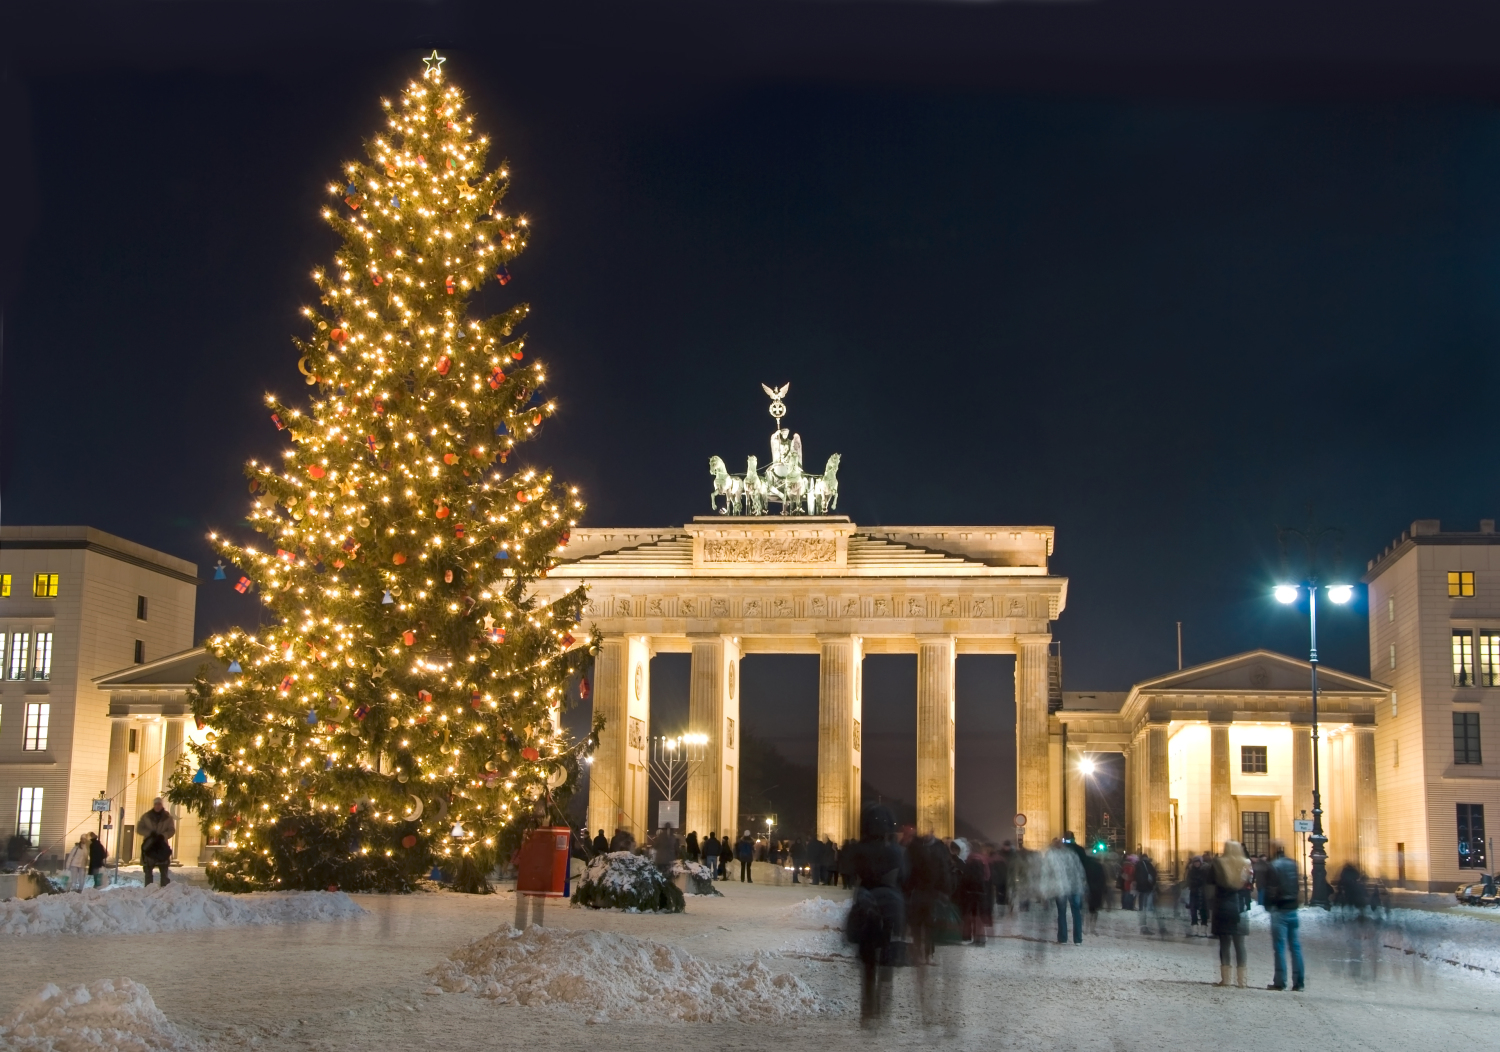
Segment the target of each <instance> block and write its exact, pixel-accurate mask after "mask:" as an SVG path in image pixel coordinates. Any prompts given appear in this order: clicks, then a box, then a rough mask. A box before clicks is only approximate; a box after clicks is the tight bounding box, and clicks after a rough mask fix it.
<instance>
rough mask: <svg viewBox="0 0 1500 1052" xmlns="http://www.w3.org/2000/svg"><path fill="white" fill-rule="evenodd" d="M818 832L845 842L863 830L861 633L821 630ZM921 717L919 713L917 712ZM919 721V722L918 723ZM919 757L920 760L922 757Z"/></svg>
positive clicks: (836, 841) (835, 841) (819, 638)
mask: <svg viewBox="0 0 1500 1052" xmlns="http://www.w3.org/2000/svg"><path fill="white" fill-rule="evenodd" d="M818 642H819V654H820V657H819V662H818V828H817V830H816V832H817V834H818V836H820V837H823V836H827V837H832V838H833V842H834V843H835V844H842V843H843V842H844V840H845V839H846V838H848V837H857V836H859V825H858V818H857V816H858V814H859V783H858V781H857V780H856V775H855V772H856V771H857V770H858V769H859V766H860V763H859V749H858V748H857V747H856V745H855V742H854V727H855V724H856V723H857V722H858V707H859V702H858V684H859V678H860V659H861V647H860V638H859V637H858V636H819V637H818ZM919 719H920V718H919ZM919 726H920V723H919ZM918 762H919V763H920V761H918Z"/></svg>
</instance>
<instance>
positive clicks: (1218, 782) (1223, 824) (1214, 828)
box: [1208, 723, 1239, 853]
mask: <svg viewBox="0 0 1500 1052" xmlns="http://www.w3.org/2000/svg"><path fill="white" fill-rule="evenodd" d="M1208 736H1209V741H1210V746H1209V768H1208V784H1209V793H1208V800H1209V831H1210V836H1211V843H1210V844H1209V848H1210V850H1212V851H1214V852H1215V853H1218V852H1220V851H1223V850H1224V841H1226V840H1237V839H1239V838H1238V837H1237V836H1235V833H1234V800H1233V799H1231V798H1230V795H1229V724H1227V723H1210V724H1209V729H1208Z"/></svg>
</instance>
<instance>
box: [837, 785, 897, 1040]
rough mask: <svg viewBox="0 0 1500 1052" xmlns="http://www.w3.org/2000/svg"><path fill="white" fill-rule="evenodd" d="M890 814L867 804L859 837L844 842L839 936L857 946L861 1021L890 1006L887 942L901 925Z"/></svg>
mask: <svg viewBox="0 0 1500 1052" xmlns="http://www.w3.org/2000/svg"><path fill="white" fill-rule="evenodd" d="M895 829H896V819H895V816H893V815H892V814H891V812H890V810H889V809H887V808H885V807H883V806H881V805H880V804H871V805H870V806H869V807H866V808H865V809H864V813H863V814H862V815H861V816H860V837H859V842H858V843H857V844H853V845H851V846H850V848H849V850H848V855H849V871H850V873H851V874H852V875H853V878H854V887H855V891H854V899H853V901H852V902H851V903H850V906H849V917H848V920H847V921H846V928H845V935H846V937H847V938H848V939H849V941H850V942H852V943H855V944H857V945H858V946H859V960H860V964H861V965H862V967H863V982H862V984H861V986H860V999H859V1004H860V1016H861V1020H862V1025H869V1024H871V1023H873V1022H875V1021H877V1020H878V1019H880V1018H881V1017H882V1016H883V1015H884V1014H885V1012H886V1010H887V1009H888V1008H889V1007H890V1002H891V997H890V990H891V968H892V966H893V965H894V964H895V963H896V962H895V960H894V959H893V956H892V954H893V947H894V945H895V944H896V943H897V942H898V940H899V939H900V938H901V932H902V930H903V929H904V928H905V916H904V910H903V902H902V899H901V890H900V889H901V887H902V886H903V884H904V883H905V874H904V866H905V858H904V856H903V855H902V852H901V848H900V847H898V846H897V845H896V843H895V838H894V833H895Z"/></svg>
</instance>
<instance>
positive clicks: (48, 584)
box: [31, 573, 57, 599]
mask: <svg viewBox="0 0 1500 1052" xmlns="http://www.w3.org/2000/svg"><path fill="white" fill-rule="evenodd" d="M31 594H32V595H34V596H36V598H38V599H56V598H57V574H55V573H39V574H37V575H36V577H34V578H33V579H32V581H31Z"/></svg>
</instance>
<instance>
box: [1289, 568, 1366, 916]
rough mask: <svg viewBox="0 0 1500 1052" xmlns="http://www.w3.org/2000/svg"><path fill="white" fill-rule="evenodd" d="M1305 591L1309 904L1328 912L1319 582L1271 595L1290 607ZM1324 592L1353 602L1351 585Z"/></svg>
mask: <svg viewBox="0 0 1500 1052" xmlns="http://www.w3.org/2000/svg"><path fill="white" fill-rule="evenodd" d="M1304 589H1305V590H1306V592H1307V623H1308V628H1309V632H1310V635H1311V646H1310V648H1309V651H1308V658H1307V660H1308V663H1309V664H1310V665H1311V666H1312V773H1313V791H1312V793H1313V810H1312V815H1313V819H1312V821H1313V827H1312V835H1311V836H1309V837H1308V840H1309V841H1311V843H1312V853H1311V856H1310V857H1311V859H1312V904H1313V905H1314V906H1321V907H1323V908H1324V909H1327V908H1328V906H1329V901H1328V852H1326V851H1325V850H1323V845H1324V844H1326V843H1328V838H1327V837H1326V836H1324V835H1323V796H1322V792H1321V786H1320V785H1319V777H1318V774H1319V772H1318V768H1319V764H1318V579H1317V578H1316V577H1312V578H1309V579H1308V580H1307V581H1306V582H1305V583H1304V584H1302V585H1295V584H1279V585H1277V586H1276V590H1275V593H1274V594H1275V596H1276V599H1277V601H1278V602H1281V603H1286V604H1288V605H1290V604H1292V603H1295V602H1296V601H1297V597H1298V596H1299V595H1300V594H1301V593H1302V592H1303V590H1304ZM1323 590H1324V591H1325V592H1327V593H1328V601H1329V602H1330V603H1333V604H1334V605H1336V606H1343V605H1344V604H1345V603H1347V602H1349V600H1351V599H1353V598H1354V588H1353V586H1352V585H1347V584H1330V585H1324V586H1323Z"/></svg>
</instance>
